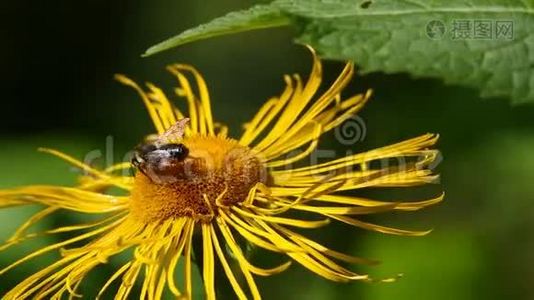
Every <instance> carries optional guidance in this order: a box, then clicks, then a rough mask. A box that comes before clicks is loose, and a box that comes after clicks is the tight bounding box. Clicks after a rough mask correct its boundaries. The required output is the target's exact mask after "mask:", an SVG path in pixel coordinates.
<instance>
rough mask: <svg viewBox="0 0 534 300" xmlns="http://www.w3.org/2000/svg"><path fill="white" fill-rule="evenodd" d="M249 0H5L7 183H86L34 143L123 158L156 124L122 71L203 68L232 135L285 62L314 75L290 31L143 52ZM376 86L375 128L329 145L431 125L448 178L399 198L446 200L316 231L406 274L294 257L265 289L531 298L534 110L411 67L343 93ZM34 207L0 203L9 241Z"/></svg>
mask: <svg viewBox="0 0 534 300" xmlns="http://www.w3.org/2000/svg"><path fill="white" fill-rule="evenodd" d="M250 4H251V3H250V1H244V0H240V1H237V0H235V1H224V2H223V1H170V0H157V1H151V2H148V1H128V2H126V1H114V2H110V1H103V0H95V1H77V2H72V1H64V0H57V1H46V2H45V1H41V2H38V1H9V2H6V3H3V5H2V6H3V8H2V12H1V13H0V15H1V21H0V24H1V26H0V28H1V29H0V34H1V39H2V45H3V46H2V47H1V48H0V63H1V71H0V76H1V78H0V79H1V85H2V91H3V93H2V109H1V111H2V118H0V143H1V147H0V188H5V187H13V186H18V185H24V184H34V183H49V184H73V183H74V182H75V180H76V176H77V173H76V171H75V170H73V169H72V168H71V167H70V166H68V165H66V164H64V163H63V162H62V161H60V160H58V159H56V158H53V157H50V156H47V155H45V154H41V153H38V152H36V151H35V150H36V148H37V147H39V146H45V147H53V148H57V149H59V150H62V151H65V152H67V153H70V154H72V155H74V156H75V157H78V158H80V159H81V158H83V157H84V156H85V155H87V154H88V153H96V154H98V153H100V154H101V159H100V163H101V164H104V165H105V164H107V163H111V162H118V161H121V160H122V158H123V157H124V155H125V154H126V153H127V152H128V151H129V150H130V149H131V148H132V147H133V146H134V145H135V144H137V143H138V141H139V140H140V138H141V137H142V136H143V135H145V134H147V133H150V132H151V130H152V127H151V124H150V122H149V119H148V117H147V116H146V114H145V111H144V108H143V106H142V105H141V102H140V100H139V99H138V97H137V95H135V93H134V92H133V91H131V90H130V89H128V88H125V87H123V86H121V85H120V84H118V83H116V82H114V81H113V80H112V77H113V74H114V73H117V72H120V73H126V74H129V75H130V76H131V77H132V78H134V79H138V80H139V81H140V82H142V81H143V80H150V81H152V82H155V83H158V84H159V85H160V86H161V87H163V88H164V89H165V90H166V91H172V87H173V85H174V82H173V78H172V77H171V76H169V75H168V74H167V73H166V72H165V71H164V66H165V65H166V64H169V63H173V62H183V63H189V64H192V65H194V66H196V67H198V69H200V70H201V71H202V73H203V74H204V76H205V78H206V80H207V82H208V84H209V86H210V91H211V96H212V99H213V100H212V102H213V106H214V111H215V116H216V118H217V120H220V121H223V122H225V123H227V124H229V125H230V126H231V128H232V131H231V132H232V133H233V134H234V135H235V136H237V135H238V134H239V133H240V128H241V127H240V124H241V123H243V122H245V121H247V120H248V119H249V118H251V117H252V115H253V113H254V112H255V111H256V110H257V109H258V107H259V106H260V105H261V104H262V103H263V101H265V100H266V99H267V98H268V97H270V96H272V95H276V94H278V93H279V92H280V91H281V90H282V88H283V86H284V85H283V81H282V74H285V73H295V72H296V73H300V74H302V75H303V76H304V77H306V76H307V74H308V71H309V69H310V56H309V54H308V53H307V51H306V50H305V49H304V48H303V47H300V46H296V45H294V44H292V40H291V37H292V32H291V30H290V29H287V28H285V29H275V30H266V31H256V32H250V33H245V34H239V35H234V36H228V37H223V38H216V39H212V40H206V41H202V42H198V43H195V44H192V45H187V46H183V47H181V48H178V49H176V50H172V51H169V52H166V53H163V54H160V55H156V56H155V57H150V58H146V59H142V58H140V54H141V53H143V52H144V50H145V49H146V48H147V47H148V46H150V45H152V44H154V43H156V42H159V41H160V40H162V39H164V38H167V37H169V36H171V35H173V34H175V33H178V32H180V31H182V30H184V29H187V28H189V27H192V26H195V25H198V24H200V23H203V22H206V21H208V20H210V19H212V18H214V17H217V16H219V15H222V14H224V13H226V12H228V11H231V10H235V9H240V8H246V7H249V6H250ZM342 65H343V64H341V63H335V62H327V63H325V69H326V70H325V71H326V72H325V82H331V81H332V80H333V79H334V78H335V75H336V74H337V72H339V71H340V70H341V68H342ZM366 88H373V89H374V90H375V96H374V97H373V99H372V101H371V102H370V103H369V104H368V105H367V107H366V108H365V109H364V110H363V112H362V113H361V115H360V116H361V117H362V118H363V120H365V124H366V128H367V134H366V137H365V139H364V140H363V141H361V142H358V143H357V144H355V145H354V146H352V148H350V149H349V148H347V147H345V146H343V145H340V144H339V143H336V142H335V139H334V138H333V137H331V136H330V137H327V138H326V139H325V142H324V143H323V144H322V146H321V147H323V148H328V149H334V150H336V153H339V155H343V154H344V153H345V151H347V150H353V151H361V150H365V149H371V148H373V147H376V146H381V145H386V144H389V143H393V142H397V141H400V140H403V139H406V138H409V137H413V136H416V135H419V134H422V133H426V132H436V133H440V135H441V139H440V142H439V145H438V147H439V149H440V150H441V151H442V154H443V157H444V159H443V161H442V163H441V164H440V165H439V166H438V171H439V172H440V173H441V174H442V178H441V183H440V184H439V185H436V186H432V187H430V188H426V189H422V190H421V189H416V190H411V191H408V192H406V191H403V192H402V196H403V197H405V199H412V198H417V197H420V196H423V195H425V196H428V195H431V194H434V195H435V194H436V193H439V191H441V190H445V192H446V199H445V201H444V202H443V203H441V204H440V205H438V206H436V207H432V208H429V209H426V210H423V211H419V212H414V213H399V214H396V213H394V214H391V213H387V214H381V215H377V216H373V217H372V218H368V219H369V220H372V221H376V222H380V223H381V224H389V225H396V226H399V227H402V228H414V229H426V228H434V231H433V232H432V233H431V234H430V235H428V236H425V237H420V238H407V237H396V236H387V235H382V234H379V233H371V232H365V231H362V230H358V229H354V228H350V227H348V226H344V225H340V224H334V225H333V226H330V228H329V229H327V230H322V231H320V232H309V233H308V235H309V236H312V237H314V238H315V239H318V240H320V241H324V242H325V243H326V244H327V245H330V246H332V248H334V249H336V250H343V251H344V252H348V253H351V254H354V255H361V256H365V257H369V258H376V259H380V260H381V261H382V262H383V263H382V264H380V265H378V266H374V267H366V268H364V267H359V266H356V267H355V268H354V269H355V270H357V271H362V272H364V271H365V272H369V273H370V274H371V275H373V276H374V277H378V278H380V277H387V276H393V275H395V274H398V273H403V274H404V276H403V277H402V279H400V280H399V281H398V282H396V283H391V284H365V283H360V282H355V283H351V284H337V283H332V282H328V281H326V280H323V279H321V278H318V277H317V276H315V275H313V274H311V273H309V272H307V271H306V270H304V269H303V268H301V267H299V266H297V265H294V266H293V267H292V268H291V269H290V270H289V271H288V272H286V273H283V274H281V275H278V276H275V277H270V278H258V282H259V285H260V289H261V291H262V292H263V295H264V298H265V299H371V300H381V299H393V298H395V299H414V298H418V299H534V204H533V203H534V184H533V179H534V175H533V174H534V155H532V153H533V151H534V131H533V129H534V118H533V116H534V107H532V106H514V107H511V106H510V105H509V104H508V102H507V101H506V99H480V98H479V97H478V96H477V91H475V90H470V89H465V88H460V87H455V86H446V85H444V84H443V83H441V82H439V81H437V80H425V79H418V80H415V79H411V78H409V77H408V76H404V75H384V74H371V75H366V76H358V77H356V78H355V80H354V81H353V83H352V84H351V85H350V86H349V87H348V88H347V89H346V90H347V94H351V93H356V92H359V91H363V90H364V89H366ZM107 137H112V139H113V143H112V144H113V148H109V147H106V139H110V138H107ZM98 151H100V152H98ZM110 153H113V155H111V154H110ZM97 156H98V155H97ZM106 158H107V159H106ZM361 193H365V194H366V195H370V194H373V195H375V196H377V197H384V199H386V198H387V196H389V195H390V194H392V193H395V194H396V195H398V193H397V191H379V192H376V191H362V192H361ZM32 211H35V209H31V208H17V209H9V210H2V211H0V225H1V226H0V238H1V239H5V238H7V237H9V235H10V234H11V233H12V232H13V230H15V228H16V227H17V226H18V225H20V224H21V223H22V222H23V220H25V218H27V217H28V216H29V215H31V213H32ZM69 218H71V219H76V218H77V217H76V216H62V217H60V218H57V219H55V220H49V221H48V223H45V224H43V225H42V228H47V227H51V226H53V225H57V224H62V223H64V222H66V221H69V220H68V219H69ZM71 221H72V220H71ZM52 241H54V239H53V238H49V239H41V240H38V241H34V242H31V243H28V244H25V245H23V246H21V247H18V248H16V249H12V250H10V251H4V252H1V253H0V265H1V266H6V265H7V264H9V263H10V262H12V261H13V260H14V259H15V258H17V257H20V255H21V252H25V253H28V252H31V251H32V249H35V248H33V247H38V246H39V245H41V246H42V245H45V244H47V243H50V242H52ZM54 257H55V256H54V255H50V256H45V257H44V258H42V259H40V260H36V261H35V263H29V264H25V265H24V266H23V267H20V268H17V269H15V270H14V271H11V272H9V273H7V274H5V275H3V276H1V277H0V295H2V294H3V293H5V291H6V290H8V289H9V288H10V287H12V286H13V285H14V284H15V283H16V282H18V281H20V280H21V279H22V278H24V276H27V275H29V274H31V273H32V272H35V271H37V269H38V267H39V265H40V264H44V263H47V262H50V261H52V260H53V259H54ZM112 263H116V262H112ZM112 270H113V264H111V265H108V266H105V267H103V268H100V269H99V271H98V272H97V273H96V275H93V276H91V277H90V278H88V280H87V282H86V283H85V284H84V285H85V288H84V289H85V291H86V294H87V295H92V294H94V289H95V287H96V286H97V284H100V283H101V282H102V280H103V278H105V277H107V276H109V275H110V274H111V272H112ZM232 297H233V296H230V297H229V299H232Z"/></svg>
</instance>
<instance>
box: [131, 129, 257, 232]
mask: <svg viewBox="0 0 534 300" xmlns="http://www.w3.org/2000/svg"><path fill="white" fill-rule="evenodd" d="M181 142H182V143H183V144H184V145H185V146H186V147H187V149H188V150H189V154H188V156H187V158H186V159H185V160H184V161H183V162H181V163H179V164H176V165H174V166H172V168H170V169H169V174H168V176H172V179H173V180H170V181H169V182H167V183H156V182H154V181H153V180H151V179H150V178H149V177H147V176H146V175H145V174H143V173H142V172H137V174H136V176H135V183H134V188H133V190H132V193H131V215H132V216H133V217H135V218H136V219H139V220H142V221H144V222H151V221H156V220H165V219H167V218H171V217H181V216H191V217H193V218H198V219H206V218H207V219H210V218H211V217H213V216H214V215H216V214H217V207H218V206H231V205H234V204H236V203H239V202H243V201H244V200H245V199H246V198H247V196H248V194H249V191H250V189H251V188H253V187H254V186H255V185H256V184H257V183H259V182H262V183H265V181H266V171H265V168H264V166H263V164H262V163H261V162H260V160H259V159H258V157H257V156H255V155H254V154H253V153H252V151H250V149H249V148H247V147H244V146H241V145H239V144H238V142H237V141H236V140H232V139H228V138H223V137H213V136H210V137H206V136H195V137H188V138H184V139H183V141H181Z"/></svg>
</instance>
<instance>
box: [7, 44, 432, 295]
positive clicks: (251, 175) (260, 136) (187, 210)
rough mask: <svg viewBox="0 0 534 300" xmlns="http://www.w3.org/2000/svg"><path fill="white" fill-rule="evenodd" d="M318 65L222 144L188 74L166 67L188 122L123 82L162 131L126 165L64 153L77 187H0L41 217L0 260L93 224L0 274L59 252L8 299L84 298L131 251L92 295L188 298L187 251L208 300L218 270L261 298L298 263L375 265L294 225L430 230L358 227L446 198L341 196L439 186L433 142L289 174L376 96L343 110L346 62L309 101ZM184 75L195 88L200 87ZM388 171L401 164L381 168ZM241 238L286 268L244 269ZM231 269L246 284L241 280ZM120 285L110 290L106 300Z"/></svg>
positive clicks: (203, 94) (154, 93)
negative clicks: (267, 280)
mask: <svg viewBox="0 0 534 300" xmlns="http://www.w3.org/2000/svg"><path fill="white" fill-rule="evenodd" d="M313 58H314V62H313V69H312V71H311V75H310V77H309V79H308V80H307V82H305V83H303V82H302V81H301V79H300V78H299V77H298V76H293V77H291V76H285V81H286V87H285V89H284V91H283V92H282V93H281V95H280V96H278V97H273V98H271V99H270V100H268V101H267V102H266V103H265V104H264V105H263V106H262V107H261V108H260V110H259V111H258V113H257V114H256V115H255V116H254V118H253V119H252V120H251V121H250V122H249V123H247V124H245V126H244V132H243V134H242V135H241V137H240V138H239V139H233V138H230V137H228V136H227V132H228V130H227V128H226V127H225V126H224V125H222V124H221V123H217V122H215V121H214V120H213V113H212V111H211V105H210V99H209V95H208V89H207V86H206V83H205V82H204V80H203V78H202V77H201V75H200V74H199V73H198V72H197V71H196V70H195V69H194V68H193V67H191V66H188V65H180V64H177V65H171V66H169V67H168V71H169V72H170V73H172V74H173V75H174V76H175V77H176V79H177V80H178V84H179V87H178V88H177V89H176V93H177V95H178V96H180V97H183V98H185V100H186V102H187V105H188V111H187V113H186V112H184V111H181V110H180V109H178V108H177V107H176V106H174V105H173V104H172V103H171V102H170V101H169V100H168V98H167V97H166V96H165V94H164V93H163V92H162V91H161V90H160V89H159V88H157V87H156V86H155V85H153V84H150V83H148V84H147V85H146V90H145V89H143V88H141V87H140V86H138V85H137V84H136V83H134V82H133V81H132V80H130V79H128V78H127V77H125V76H122V75H117V79H118V80H119V81H120V82H122V83H124V84H126V85H128V86H131V87H133V88H134V89H135V90H136V91H137V92H138V93H139V95H140V96H141V99H142V100H143V102H144V104H145V106H146V108H147V109H148V113H149V115H150V117H151V119H152V121H153V123H154V126H155V129H156V133H155V134H154V135H153V136H149V137H147V138H146V139H145V141H144V142H143V143H141V144H140V145H139V146H138V147H136V149H135V154H134V156H133V158H132V162H131V163H130V162H128V163H121V164H118V165H115V166H113V167H111V168H108V169H105V170H97V169H95V168H93V167H91V166H88V165H85V164H83V163H82V162H80V161H77V160H76V159H74V158H72V157H70V156H68V155H66V154H63V153H60V152H58V151H55V150H50V149H42V150H43V151H45V152H48V153H51V154H53V155H56V156H58V157H60V158H62V159H64V160H66V161H67V162H69V163H71V164H73V165H75V166H77V167H79V168H81V169H82V170H84V171H85V172H86V173H87V174H88V175H89V176H86V177H84V180H83V181H80V184H79V185H77V186H74V187H61V186H26V187H19V188H13V189H6V190H0V207H8V206H20V205H38V206H40V207H42V210H40V211H39V212H38V213H37V214H35V215H34V216H33V217H31V218H30V219H28V220H27V221H26V222H25V223H24V224H23V225H22V226H21V227H20V228H19V230H17V232H15V234H14V235H13V236H12V237H11V238H10V239H9V240H8V241H7V242H6V243H5V244H4V245H3V246H2V248H1V250H3V249H6V248H8V247H11V246H13V245H16V244H19V243H21V242H23V241H26V240H28V239H31V238H35V237H37V236H40V233H33V232H32V233H30V232H29V229H30V227H32V226H33V225H34V224H36V223H38V222H40V221H42V220H43V219H45V218H47V217H50V216H52V215H54V214H56V213H58V212H59V211H71V212H78V213H83V214H90V215H95V216H97V217H98V218H97V221H94V222H91V223H84V224H79V225H69V226H63V227H58V228H54V229H51V230H49V231H47V232H45V233H44V234H57V233H64V232H69V233H71V237H70V238H68V239H65V240H63V241H61V242H58V243H56V244H52V245H49V246H47V247H44V248H41V249H38V250H36V251H35V252H33V253H31V254H29V255H27V256H25V257H23V258H21V259H20V260H18V261H15V262H13V263H12V264H11V265H9V266H6V267H3V268H2V269H1V270H0V276H1V275H2V274H4V273H6V272H8V271H10V270H12V269H14V268H15V267H17V266H19V265H20V264H23V263H26V262H29V261H30V260H31V259H32V258H35V257H37V256H40V255H42V254H44V253H46V252H51V251H58V252H60V254H61V258H60V259H58V260H57V261H56V262H54V263H52V264H50V265H48V266H46V267H44V268H43V269H41V270H39V271H38V272H36V273H35V274H33V275H31V276H29V277H27V278H26V279H24V280H23V281H22V282H20V283H19V284H18V285H16V286H15V287H14V288H13V289H11V290H10V291H9V292H8V294H7V295H5V298H6V299H25V298H29V297H36V298H55V299H60V298H61V297H62V296H63V295H64V294H70V295H71V296H79V295H78V292H77V289H78V287H79V285H80V283H81V282H82V281H83V279H84V277H85V276H86V275H87V274H88V273H89V272H90V271H91V270H93V269H94V268H95V267H97V266H99V265H102V264H105V263H106V262H107V261H108V260H109V259H110V258H112V257H113V256H115V255H117V254H120V253H123V252H124V251H126V250H128V249H131V250H133V252H132V253H133V254H132V255H131V257H130V259H129V261H127V262H126V263H125V264H124V265H122V266H121V267H120V268H118V269H117V270H116V271H115V273H114V274H113V275H112V276H111V277H110V278H109V279H108V280H107V283H106V284H105V285H104V286H102V287H101V288H100V291H99V296H103V295H105V293H106V292H108V293H113V294H114V295H115V298H116V299H127V298H128V296H129V295H130V293H131V291H132V287H133V286H134V284H135V283H136V282H141V283H142V284H141V286H142V288H141V291H140V293H141V297H142V298H145V297H148V298H149V299H159V298H161V296H162V294H163V292H164V290H169V291H170V292H171V293H173V294H174V295H175V296H182V297H185V298H191V293H192V263H193V250H195V251H199V252H200V253H202V255H201V257H202V259H201V260H200V261H198V262H197V263H198V264H199V265H201V266H202V267H201V268H202V270H201V273H202V277H203V280H204V282H203V286H204V289H205V294H206V297H207V299H214V298H215V295H216V292H215V290H216V288H215V287H216V283H215V273H216V271H215V270H216V268H221V269H222V270H223V273H224V274H225V275H226V278H227V279H228V282H229V283H230V284H231V286H232V289H233V290H234V291H235V293H236V295H237V297H238V298H240V299H245V298H247V297H249V295H250V296H251V297H252V298H254V299H259V298H260V292H259V290H258V288H257V286H256V283H255V281H254V275H260V276H269V275H273V274H276V273H280V272H282V271H284V270H286V269H287V268H288V267H289V266H290V264H291V263H292V262H297V263H299V264H301V265H302V266H304V267H305V268H307V269H309V270H310V271H311V272H314V273H316V274H317V275H319V276H322V277H324V278H326V279H329V280H333V281H339V282H347V281H352V280H366V281H368V280H370V279H369V277H368V276H367V275H365V274H358V273H355V272H353V271H351V270H348V269H347V268H345V267H342V266H341V265H340V264H339V263H338V262H339V261H342V262H349V263H356V264H366V263H372V261H369V260H366V259H363V258H359V257H353V256H349V255H347V254H343V253H340V252H337V251H334V250H332V249H329V248H327V247H325V246H323V245H321V244H319V243H317V242H315V241H313V240H312V239H311V238H309V237H306V236H305V235H304V234H302V233H301V232H300V231H299V232H297V231H295V230H294V229H292V228H294V227H296V228H305V229H314V228H319V227H323V226H325V225H327V224H328V223H329V222H330V221H331V220H335V221H340V222H343V223H346V224H349V225H352V226H356V227H360V228H364V229H368V230H373V231H378V232H382V233H389V234H399V235H411V236H418V235H423V234H426V233H427V231H422V232H419V231H407V230H401V229H395V228H389V227H385V226H380V225H376V224H371V223H367V222H364V221H361V220H359V219H358V218H357V216H359V215H366V214H373V213H377V212H384V211H394V210H397V211H412V210H417V209H420V208H423V207H426V206H428V205H432V204H435V203H437V202H439V201H441V199H442V196H441V195H440V196H438V197H436V198H434V199H429V200H424V201H417V202H397V201H391V202H384V201H377V200H372V199H367V198H362V197H356V196H350V195H348V194H347V193H346V191H353V190H357V189H360V188H368V187H392V186H398V187H404V186H415V185H421V184H426V183H429V182H432V181H434V180H435V179H436V175H433V174H432V171H431V170H430V168H429V166H430V164H431V163H432V162H433V161H434V159H435V158H436V155H437V150H433V149H429V148H430V147H431V146H433V145H434V143H435V142H436V140H437V136H436V135H433V134H425V135H422V136H420V137H416V138H413V139H410V140H406V141H403V142H400V143H397V144H394V145H390V146H386V147H382V148H378V149H374V150H372V151H368V152H364V153H359V154H354V155H349V156H346V157H342V158H339V159H335V160H331V161H327V162H323V163H318V164H311V165H304V166H299V167H293V164H294V163H297V162H298V163H301V162H302V161H303V160H305V159H306V158H307V157H309V156H310V154H312V153H313V151H314V150H315V149H316V148H317V145H318V143H319V139H320V137H321V135H323V134H324V133H326V132H328V131H330V130H332V129H334V128H336V127H337V126H339V125H340V124H342V123H343V122H344V121H346V120H347V119H348V118H350V117H352V116H354V115H355V114H356V113H357V112H358V111H359V110H360V109H361V108H362V107H363V105H364V104H365V102H366V101H367V100H368V99H369V97H370V96H371V91H367V92H365V93H363V94H357V95H355V96H352V97H349V98H346V99H344V98H342V97H341V91H342V90H343V88H344V87H345V86H346V85H347V83H348V82H349V80H350V78H351V76H352V74H353V65H352V64H351V63H348V64H347V65H346V66H345V68H344V69H343V71H342V72H341V74H340V75H339V77H338V78H337V80H336V81H335V82H334V83H333V84H332V85H331V86H330V87H329V88H328V89H327V90H326V91H325V92H324V93H322V94H320V95H316V93H317V90H318V88H319V86H320V83H321V74H322V69H321V63H320V61H319V59H318V58H317V57H316V56H315V54H314V56H313ZM188 76H189V77H191V78H194V81H193V82H194V83H195V85H194V86H193V85H192V84H191V82H190V81H189V79H188V78H189V77H188ZM194 90H196V92H195V91H194ZM186 116H187V118H186ZM295 150H300V151H297V152H296V151H295ZM393 160H396V161H397V162H399V161H402V163H396V164H395V163H388V164H385V165H384V164H380V163H377V162H381V161H393ZM132 165H133V166H134V167H135V169H136V172H135V175H134V176H122V175H119V174H118V173H119V171H121V170H124V169H128V168H131V167H132ZM301 165H302V164H301ZM110 188H119V189H122V190H124V191H125V192H126V195H125V196H116V195H115V194H111V193H108V192H107V191H108V190H109V189H110ZM291 212H304V213H305V215H307V216H310V218H309V219H301V218H295V217H293V216H294V214H292V213H291ZM194 236H198V237H199V238H200V239H201V241H202V246H201V247H200V248H201V249H193V244H194V243H193V238H194ZM240 240H246V241H247V242H248V243H250V244H252V245H254V246H257V247H259V248H263V249H266V250H268V251H272V252H277V253H280V254H281V255H282V256H285V257H288V258H289V260H288V261H287V262H286V263H283V264H281V265H279V266H275V267H272V268H262V267H258V266H255V265H253V264H252V263H251V262H250V261H249V260H248V259H247V256H246V253H245V251H244V249H243V247H242V244H241V243H240V242H239V241H240ZM179 260H183V262H184V264H183V265H184V268H183V272H184V282H181V283H177V282H176V280H175V273H176V271H177V270H176V268H177V263H178V261H179ZM233 265H236V266H238V267H237V268H233V267H232V266H233ZM236 272H237V273H239V274H240V275H242V276H239V277H242V278H244V280H243V281H242V282H240V280H238V276H237V274H236ZM114 282H116V283H115V284H116V285H117V286H118V288H117V290H116V291H107V290H108V288H109V287H110V286H111V285H112V283H114Z"/></svg>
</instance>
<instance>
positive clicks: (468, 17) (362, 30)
mask: <svg viewBox="0 0 534 300" xmlns="http://www.w3.org/2000/svg"><path fill="white" fill-rule="evenodd" d="M276 16H277V17H276ZM275 20H278V23H277V22H276V21H275ZM281 20H284V21H281ZM288 20H289V21H291V24H292V25H293V26H295V27H296V28H297V29H298V37H297V39H296V40H297V41H298V42H299V43H303V44H309V45H311V46H313V47H314V48H315V49H316V50H317V52H318V53H319V55H320V56H322V57H323V58H329V59H335V60H353V61H355V62H356V63H357V64H358V65H359V66H360V70H361V71H362V72H364V73H367V72H377V71H380V72H385V73H400V72H406V73H409V74H411V75H412V76H414V77H432V78H439V79H441V80H443V81H444V82H446V83H449V84H458V85H464V86H468V87H473V88H477V89H479V90H480V93H481V96H483V97H507V98H510V99H512V100H513V101H514V102H516V103H520V102H534V31H533V30H531V29H532V28H534V2H533V1H531V0H528V1H527V0H525V1H521V0H491V1H488V0H449V1H445V0H442V1H423V0H404V1H394V0H276V1H274V2H272V3H271V5H270V6H257V7H254V8H252V9H250V10H247V11H242V12H236V13H231V14H229V15H227V16H225V17H222V18H219V19H215V20H214V21H212V22H210V23H208V24H206V25H203V26H200V27H197V28H195V29H192V30H189V31H186V32H184V33H182V34H181V35H179V36H177V37H175V38H173V39H171V41H173V42H168V43H166V44H165V45H164V47H162V46H161V45H160V46H158V49H157V50H159V51H161V50H163V49H168V48H171V47H174V46H176V45H179V44H183V43H186V42H190V41H193V40H198V39H201V38H207V37H210V36H215V35H222V34H228V33H233V32H239V31H245V30H251V29H256V28H264V27H271V26H272V25H273V24H277V26H278V25H283V24H285V22H287V21H288ZM258 24H262V25H263V26H258ZM488 26H489V27H491V28H489V27H488ZM487 29H489V30H487ZM488 33H489V35H487V34H488ZM151 49H152V48H151ZM154 52H155V51H154V50H152V51H150V53H154Z"/></svg>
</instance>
